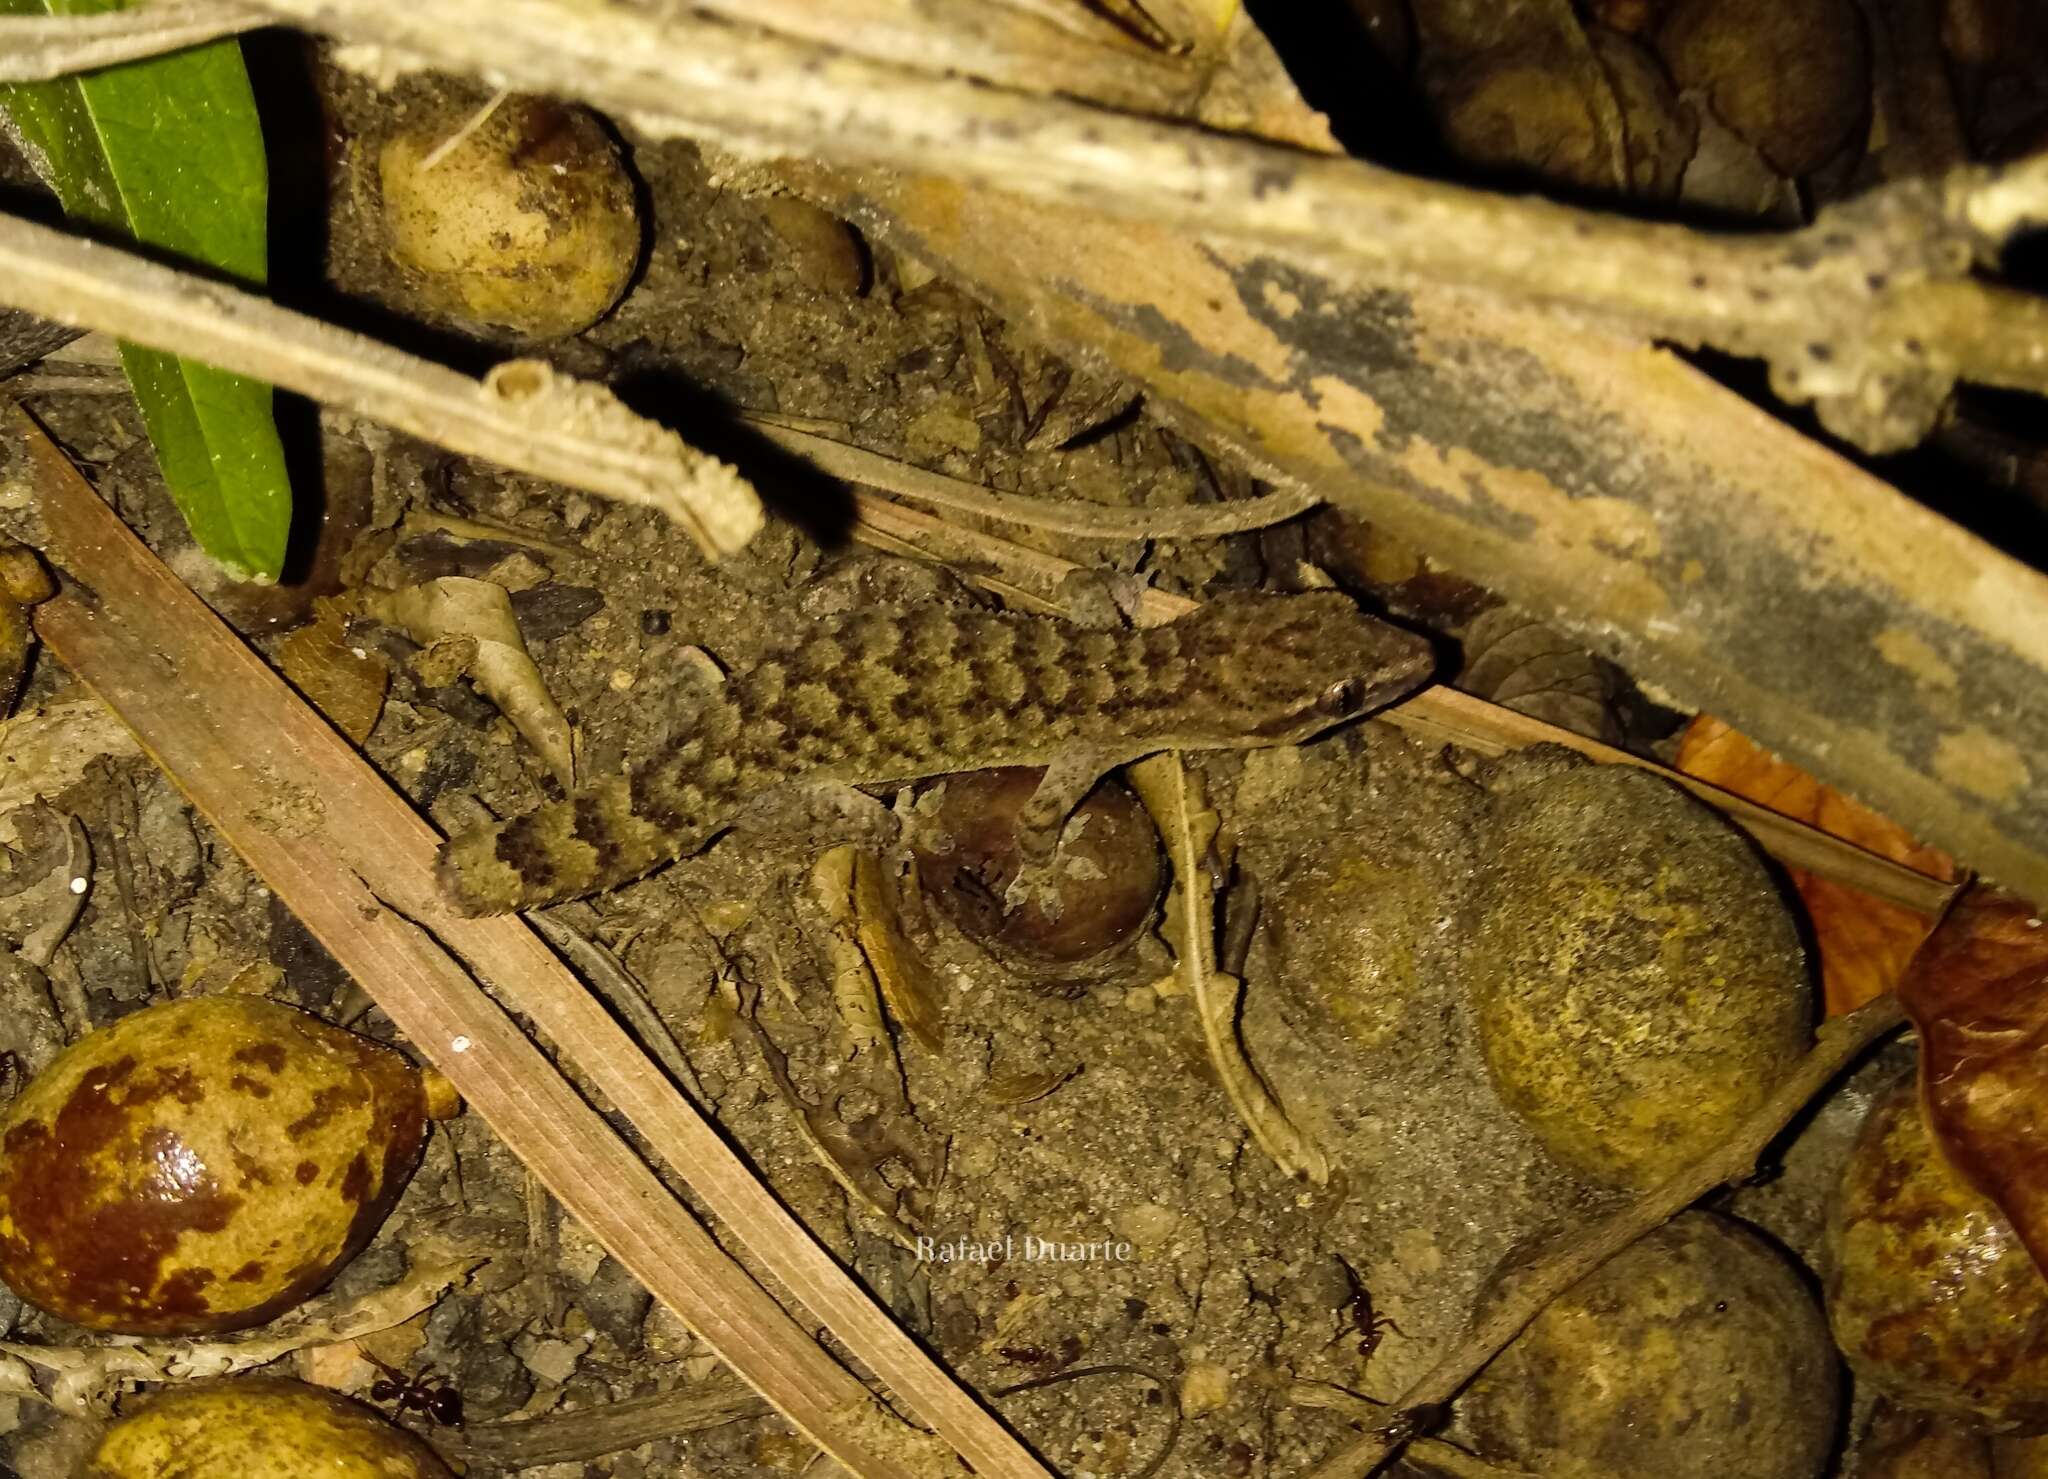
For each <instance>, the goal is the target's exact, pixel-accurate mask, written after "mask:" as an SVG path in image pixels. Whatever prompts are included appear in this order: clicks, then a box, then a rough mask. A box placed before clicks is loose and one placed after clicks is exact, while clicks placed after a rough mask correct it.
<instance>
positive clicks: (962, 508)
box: [743, 412, 1322, 539]
mask: <svg viewBox="0 0 2048 1479" xmlns="http://www.w3.org/2000/svg"><path fill="white" fill-rule="evenodd" d="M743 419H744V420H745V421H746V422H747V424H748V425H750V426H752V427H753V428H754V429H755V431H757V432H758V433H759V434H760V435H761V437H762V438H763V439H764V440H766V441H770V442H773V443H774V444H775V445H776V446H778V447H781V448H782V449H783V450H784V451H787V452H793V453H795V454H796V455H797V456H799V457H801V458H803V459H804V461H806V462H808V463H810V464H811V465H812V466H814V467H817V468H818V469H820V470H821V471H824V472H828V473H830V474H831V475H832V476H833V477H835V478H841V479H843V480H845V481H846V482H849V483H860V484H863V485H865V486H867V487H870V488H877V489H880V490H881V491H882V492H884V493H892V494H894V495H895V496H896V497H898V498H908V499H910V500H911V501H912V502H913V503H928V504H931V505H933V506H934V507H937V508H949V509H954V510H957V511H958V512H961V513H969V514H974V515H976V516H977V517H979V518H984V519H994V520H995V521H997V522H998V523H1003V524H1021V525H1024V526H1026V527H1028V528H1032V529H1046V530H1050V531H1051V532H1053V533H1055V534H1072V535H1076V536H1078V537H1080V538H1082V539H1217V538H1221V537H1222V536H1224V535H1226V534H1242V533H1245V532H1246V531H1247V530H1251V529H1265V528H1268V527H1270V526H1272V525H1274V524H1279V523H1284V522H1285V521H1286V520H1288V519H1291V518H1293V517H1294V516H1295V515H1297V514H1302V513H1306V512H1308V510H1310V509H1312V508H1314V507H1315V506H1316V505H1317V504H1319V503H1320V502H1322V500H1321V499H1320V498H1317V497H1316V496H1315V495H1314V494H1313V493H1308V492H1303V491H1301V490H1298V489H1292V488H1288V489H1282V490H1281V491H1279V492H1275V493H1263V494H1260V495H1259V496H1258V497H1256V498H1244V499H1238V500H1235V501H1233V502H1230V503H1213V504H1202V505H1198V506H1195V507H1188V508H1105V507H1102V506H1101V505H1098V504H1093V503H1082V502H1079V501H1077V500H1074V499H1057V498H1031V497H1027V496H1026V495H1024V494H1021V493H996V492H992V491H990V490H989V489H987V488H984V487H982V486H980V485H979V484H978V483H970V482H967V481H965V480H964V479H961V478H950V477H947V476H946V475H945V474H944V473H936V472H930V471H927V470H926V469H924V468H922V467H915V466H913V465H911V464H910V463H908V462H901V461H898V460H897V459H896V458H894V457H884V456H882V455H881V454H880V453H879V452H870V451H867V450H866V449H865V448H861V447H855V446H851V445H849V444H848V443H846V442H841V441H835V440H833V439H832V438H830V437H822V436H818V435H817V434H815V433H813V432H808V431H804V430H801V429H799V428H797V427H794V426H791V425H789V424H788V423H787V422H786V421H784V420H783V418H781V417H779V416H775V415H772V414H768V413H762V412H752V413H749V414H748V415H746V416H745V417H744V418H743Z"/></svg>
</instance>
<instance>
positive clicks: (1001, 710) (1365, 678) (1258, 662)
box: [441, 592, 1431, 914]
mask: <svg viewBox="0 0 2048 1479" xmlns="http://www.w3.org/2000/svg"><path fill="white" fill-rule="evenodd" d="M1430 666H1431V657H1430V651H1429V648H1428V645H1427V644H1426V643H1424V642H1423V641H1422V639H1421V638H1419V637H1416V636H1414V635H1413V634H1411V633H1408V632H1404V631H1401V630H1400V629H1399V628H1397V627H1391V626H1388V625H1386V624H1385V623H1382V622H1378V621H1374V620H1373V619H1371V618H1370V617H1367V616H1365V615H1363V614H1361V613H1360V612H1359V611H1358V609H1357V608H1356V607H1355V606H1353V605H1352V603H1351V602H1350V601H1349V600H1347V599H1346V598H1345V597H1343V596H1341V595H1338V594H1336V593H1334V592H1316V593H1312V594H1309V595H1299V596H1269V595H1232V596H1225V597H1223V598H1221V599H1219V600H1216V601H1212V602H1210V603H1209V604H1208V605H1206V606H1203V607H1202V608H1201V609H1200V610H1198V611H1194V612H1191V613H1189V614H1188V615H1187V616H1184V617H1182V618H1180V619H1179V620H1177V621H1174V622H1171V623H1169V624H1167V625H1165V626H1158V627H1149V628H1145V629H1142V630H1136V631H1095V630H1091V629H1088V628H1084V627H1079V626H1074V625H1072V624H1071V623H1068V622H1064V621H1058V620H1054V619H1052V618H1050V617H1042V616H1025V615H1016V614H1010V613H1000V612H989V611H980V610H975V609H973V608H969V607H952V606H931V607H924V608H919V609H916V610H903V609H898V608H884V609H876V608H868V609H865V610H856V611H850V612H847V613H844V614H842V615H839V616H835V617H833V618H831V619H829V620H826V621H823V622H819V623H815V624H813V625H811V626H809V627H807V628H806V629H805V630H804V631H803V633H802V634H801V635H799V636H798V637H796V638H795V639H794V640H793V641H791V642H790V643H788V644H786V645H784V646H782V647H781V648H779V649H777V650H774V651H772V652H770V653H769V654H767V655H766V656H765V657H764V658H763V659H762V660H761V662H760V663H758V664H757V665H756V666H755V667H754V668H752V669H751V670H750V671H748V672H746V673H744V674H742V675H740V676H739V677H737V678H735V679H733V680H732V681H731V682H730V683H728V684H727V685H726V686H725V689H724V691H723V692H722V693H721V694H720V695H719V696H718V697H717V698H716V699H714V700H712V701H711V702H709V703H707V704H706V705H705V707H704V709H703V711H702V712H701V714H699V715H698V716H696V718H695V721H694V724H693V727H692V729H691V732H690V734H689V735H688V737H687V738H684V739H682V740H680V741H678V742H677V743H675V744H673V745H672V746H670V747H669V748H668V750H667V751H666V752H665V753H663V754H662V755H661V756H660V757H658V758H657V759H656V760H654V761H653V762H652V763H651V764H649V765H647V766H646V767H644V768H643V769H640V770H636V771H633V772H631V773H629V774H626V775H620V776H615V777H612V778H610V779H608V780H603V781H599V782H598V783H597V784H595V785H593V786H590V787H588V788H586V789H584V790H581V791H579V792H577V793H576V794H575V795H573V796H569V797H567V798H565V799H564V800H561V801H556V802H550V803H548V804H546V805H544V806H542V807H540V808H539V809H538V810H535V811H532V812H528V813H527V814H526V815H524V816H520V817H514V818H512V819H511V820H510V821H506V822H500V823H496V824H494V825H491V826H487V827H478V828H474V829H472V830H471V831H468V832H465V833H463V834H461V835H460V836H458V837H455V838H453V839H451V840H450V841H449V842H448V843H446V844H445V845H444V846H443V848H442V850H441V881H442V886H443V888H444V890H445V891H446V893H447V895H448V897H449V899H450V900H451V902H453V903H454V904H455V906H456V907H457V908H459V909H461V910H462V911H463V912H464V913H467V914H502V913H506V912H508V911H510V910H514V909H529V908H534V907H537V906H539V905H543V904H551V903H555V902H557V901H559V900H563V899H572V898H576V897H578V896H579V895H582V894H587V893H591V892H594V891H595V890H598V889H602V888H609V887H613V886H615V885H617V884H621V883H625V882H627V881H629V880H631V879H634V878H637V877H639V876H640V875H641V874H643V873H645V872H647V871H648V870H649V869H651V868H654V867H656V866H658V865H660V864H661V863H664V862H667V861H668V860H669V859H671V858H676V857H681V856H683V855H685V854H687V853H691V852H695V851H696V850H697V849H699V848H701V847H703V846H704V845H705V844H706V843H708V842H709V841H711V839H712V838H713V837H715V836H716V835H717V834H718V833H719V832H721V831H723V830H724V829H725V827H726V826H727V825H728V824H729V822H730V820H731V818H732V816H733V814H734V812H736V811H737V810H738V809H739V808H740V807H741V806H742V805H743V804H744V803H746V802H747V801H748V800H750V799H751V798H753V797H755V796H757V795H759V794H761V793H762V792H764V791H767V790H769V789H771V788H772V787H775V786H777V785H780V784H782V783H783V782H785V781H790V780H795V779H803V780H806V781H818V780H824V781H842V782H847V783H850V784H856V785H867V784H871V783H877V782H885V781H907V780H913V779H916V778H918V777H921V776H931V775H942V774H945V773H947V772H951V771H960V770H980V769H983V768H986V767H989V766H996V765H1044V764H1047V763H1049V762H1050V761H1052V760H1053V759H1055V758H1056V757H1058V756H1060V755H1063V754H1068V753H1072V752H1075V751H1077V750H1078V751H1092V752H1096V753H1099V754H1100V755H1101V756H1102V758H1103V763H1104V765H1105V767H1107V766H1109V765H1115V764H1122V763H1124V762H1126V761H1130V760H1136V759H1139V758H1140V757H1142V756H1145V755H1150V754H1154V753H1156V752H1158V751H1160V750H1173V749H1187V750H1208V749H1231V748H1243V747H1250V746H1257V745H1272V744H1289V743H1295V742H1298V741H1300V740H1303V739H1306V738H1308V737H1309V736H1310V735H1313V734H1315V733H1317V732H1318V731H1320V730H1323V729H1326V728H1328V727H1329V726H1330V725H1332V724H1335V723H1338V722H1339V721H1341V720H1344V719H1349V718H1351V717H1353V716H1354V715H1357V714H1362V713H1365V712H1366V711H1368V710H1370V709H1373V708H1377V707H1379V706H1381V705H1383V704H1386V703H1390V702H1392V701H1393V700H1394V699H1396V698H1398V697H1400V696H1401V695H1402V694H1404V693H1406V692H1408V691H1409V690H1410V689H1411V688H1414V687H1415V686H1416V685H1417V684H1419V683H1420V682H1421V681H1422V680H1423V678H1424V677H1426V676H1427V675H1428V673H1429V670H1430Z"/></svg>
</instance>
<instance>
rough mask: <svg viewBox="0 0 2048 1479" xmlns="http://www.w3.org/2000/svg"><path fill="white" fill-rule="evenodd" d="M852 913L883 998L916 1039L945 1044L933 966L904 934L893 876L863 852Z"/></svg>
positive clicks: (857, 860)
mask: <svg viewBox="0 0 2048 1479" xmlns="http://www.w3.org/2000/svg"><path fill="white" fill-rule="evenodd" d="M853 914H854V922H855V926H856V928H857V930H858V932H859V936H860V948H861V950H862V951H863V952H864V953H865V954H866V955H867V958H868V965H869V966H870V967H871V968H872V969H873V971H874V973H875V983H876V984H877V985H879V986H880V987H881V988H882V1000H883V1001H884V1002H886V1003H887V1004H888V1007H889V1010H890V1011H891V1012H893V1013H895V1015H896V1020H897V1021H899V1022H901V1023H902V1024H903V1026H904V1028H905V1029H906V1030H907V1031H908V1032H909V1033H910V1035H911V1036H912V1037H914V1038H916V1039H917V1040H918V1042H919V1043H920V1044H921V1045H922V1046H924V1047H925V1048H927V1049H929V1050H930V1051H932V1052H934V1053H936V1052H938V1051H939V1049H941V1048H942V1047H944V1046H945V1045H946V1019H945V1010H944V1008H943V1007H941V1006H940V1004H939V983H938V981H937V980H936V979H934V977H933V975H932V968H931V966H930V964H929V963H928V962H927V961H926V960H925V958H924V956H923V955H922V954H921V953H920V952H919V951H918V948H917V947H916V946H915V945H913V944H911V942H910V938H909V937H908V936H907V935H905V934H904V933H903V918H902V914H901V912H900V910H899V908H898V905H897V899H896V890H895V887H894V886H893V884H892V883H891V882H890V879H889V876H888V875H887V874H886V873H885V872H883V871H882V865H881V863H880V862H879V861H878V860H877V859H876V858H875V857H874V856H873V855H872V854H870V853H868V852H865V851H863V852H859V853H857V854H856V855H855V857H854V860H853Z"/></svg>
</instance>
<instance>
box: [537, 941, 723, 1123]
mask: <svg viewBox="0 0 2048 1479" xmlns="http://www.w3.org/2000/svg"><path fill="white" fill-rule="evenodd" d="M565 913H566V911H565V910H563V909H536V910H534V911H533V912H532V913H530V914H528V915H527V916H526V918H527V921H528V922H529V923H530V924H532V926H533V927H534V928H535V929H536V930H538V931H539V932H540V937H541V938H542V939H543V940H546V941H547V942H548V944H550V945H552V946H553V947H554V949H555V953H556V954H558V955H560V956H561V957H562V959H563V960H565V961H567V962H568V963H569V966H570V968H571V969H573V970H574V971H575V972H576V974H577V975H579V976H581V977H582V978H583V981H584V984H585V985H587V986H589V987H590V989H591V990H592V991H595V992H596V993H597V994H598V995H599V996H601V997H603V998H604V999H605V1001H606V1002H608V1003H609V1004H610V1006H611V1009H612V1010H613V1011H615V1012H617V1013H618V1014H619V1016H620V1018H621V1019H622V1020H623V1021H624V1022H625V1024H626V1026H628V1027H629V1028H631V1029H632V1031H633V1035H634V1036H635V1037H637V1038H639V1039H640V1046H641V1047H643V1048H645V1049H647V1051H648V1053H649V1054H650V1055H651V1056H652V1057H653V1059H654V1061H655V1062H657V1063H659V1064H660V1065H661V1066H662V1067H663V1068H665V1069H666V1070H668V1076H669V1077H670V1078H672V1079H674V1080H675V1081H676V1083H677V1084H678V1085H679V1086H680V1087H682V1088H685V1089H687V1090H689V1091H690V1093H691V1094H692V1095H693V1096H694V1097H695V1098H696V1100H697V1102H698V1103H699V1104H704V1103H708V1102H709V1098H710V1096H708V1095H707V1094H706V1093H705V1092H704V1085H703V1083H702V1082H701V1081H700V1080H699V1079H698V1077H697V1070H696V1069H695V1068H694V1067H692V1066H691V1063H690V1060H689V1058H688V1056H686V1055H685V1054H684V1052H683V1045H682V1044H681V1043H679V1042H677V1041H676V1035H675V1034H674V1033H673V1032H671V1031H669V1028H668V1023H667V1022H665V1021H663V1020H662V1016H661V1013H660V1012H659V1011H657V1010H655V1006H654V1003H653V1002H651V1001H649V1000H648V999H647V988H646V987H644V986H642V985H641V984H640V982H639V980H638V979H637V978H636V977H635V976H634V975H633V973H632V972H631V971H629V970H627V969H626V968H625V966H623V965H621V964H620V963H619V958H618V957H617V956H616V955H614V954H612V953H611V951H609V950H607V949H605V948H604V946H602V945H600V944H598V943H597V942H596V941H595V940H592V939H590V938H589V937H588V936H587V935H585V934H584V933H583V932H582V931H581V930H579V929H577V928H576V927H575V926H574V925H572V924H571V923H569V921H568V920H567V919H566V918H565V917H564V915H565Z"/></svg>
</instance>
